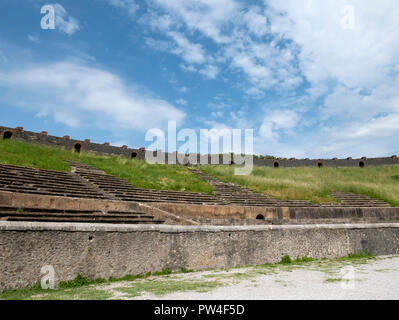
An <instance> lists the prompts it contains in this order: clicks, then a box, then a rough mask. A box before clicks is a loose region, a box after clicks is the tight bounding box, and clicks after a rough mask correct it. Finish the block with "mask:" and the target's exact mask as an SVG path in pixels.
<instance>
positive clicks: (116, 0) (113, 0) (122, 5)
mask: <svg viewBox="0 0 399 320" xmlns="http://www.w3.org/2000/svg"><path fill="white" fill-rule="evenodd" d="M105 1H107V2H108V3H109V4H110V5H111V6H114V7H116V8H118V9H122V10H125V11H126V12H127V13H128V15H129V16H131V17H134V16H135V14H136V12H137V10H138V9H139V8H140V6H139V5H138V4H137V3H136V1H135V0H105Z"/></svg>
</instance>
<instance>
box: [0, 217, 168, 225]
mask: <svg viewBox="0 0 399 320" xmlns="http://www.w3.org/2000/svg"><path fill="white" fill-rule="evenodd" d="M1 220H6V221H28V222H35V221H41V222H79V223H113V224H162V223H163V221H161V220H146V219H127V218H123V219H115V218H106V217H101V218H96V217H90V218H81V217H23V216H7V217H2V218H1Z"/></svg>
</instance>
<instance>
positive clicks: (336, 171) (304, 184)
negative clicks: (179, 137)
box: [201, 166, 399, 206]
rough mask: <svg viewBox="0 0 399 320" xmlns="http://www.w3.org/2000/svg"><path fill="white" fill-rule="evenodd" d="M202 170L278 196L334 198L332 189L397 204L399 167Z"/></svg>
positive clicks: (207, 168)
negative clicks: (248, 172)
mask: <svg viewBox="0 0 399 320" xmlns="http://www.w3.org/2000/svg"><path fill="white" fill-rule="evenodd" d="M201 169H202V170H203V171H204V172H206V173H208V174H211V175H213V176H215V177H216V178H219V179H220V180H222V181H225V182H235V183H238V184H240V185H241V186H244V187H246V188H248V189H251V190H254V191H257V192H260V193H264V194H267V195H270V196H273V197H276V198H279V199H293V200H311V201H313V202H316V203H320V202H332V201H336V199H335V200H334V199H333V198H331V197H330V196H329V195H330V194H331V193H332V192H334V191H344V192H353V193H358V194H367V195H369V196H370V197H373V198H378V199H382V200H385V201H386V202H388V203H390V204H391V205H393V206H399V166H381V167H365V168H327V167H323V168H317V167H314V168H279V169H275V168H268V167H254V170H253V172H252V174H251V175H248V176H235V175H234V168H233V167H230V166H203V167H201Z"/></svg>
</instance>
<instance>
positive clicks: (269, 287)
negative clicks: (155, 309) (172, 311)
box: [136, 256, 399, 300]
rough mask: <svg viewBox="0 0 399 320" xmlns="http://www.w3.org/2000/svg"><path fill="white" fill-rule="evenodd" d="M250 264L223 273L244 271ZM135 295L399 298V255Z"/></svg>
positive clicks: (239, 297)
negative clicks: (202, 289) (209, 288)
mask: <svg viewBox="0 0 399 320" xmlns="http://www.w3.org/2000/svg"><path fill="white" fill-rule="evenodd" d="M250 270H251V269H250V268H243V269H233V270H230V271H228V272H224V273H223V277H222V278H224V279H226V276H228V275H229V274H230V275H232V274H233V273H234V274H237V272H239V273H243V274H245V273H246V272H250ZM219 274H221V273H220V271H219V272H215V273H213V274H212V272H206V273H204V272H202V273H200V272H198V273H193V274H185V275H181V276H179V278H181V279H196V278H199V277H203V276H204V275H214V276H215V277H216V279H217V277H218V275H219ZM136 299H154V300H156V299H167V300H169V299H170V300H175V299H182V300H213V299H222V300H225V299H227V300H229V299H234V300H241V299H242V300H259V299H261V300H264V299H265V300H266V299H295V300H298V299H299V300H300V299H323V300H325V299H327V300H328V299H349V300H350V299H373V300H374V299H389V300H391V299H395V300H396V299H399V257H398V256H385V257H378V258H377V259H375V260H374V259H371V260H366V261H363V262H362V263H359V262H337V263H334V264H329V263H325V264H323V263H318V264H313V263H311V264H309V265H305V266H293V267H291V268H289V269H287V270H278V271H276V272H275V273H272V274H265V275H257V276H255V277H252V278H248V279H245V280H238V281H237V280H231V279H230V280H228V282H226V284H225V285H224V286H222V287H218V288H216V289H214V290H212V291H210V292H176V293H170V294H167V295H163V296H156V295H152V294H143V295H142V296H140V297H137V298H136Z"/></svg>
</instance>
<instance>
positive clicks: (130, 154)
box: [0, 126, 399, 168]
mask: <svg viewBox="0 0 399 320" xmlns="http://www.w3.org/2000/svg"><path fill="white" fill-rule="evenodd" d="M0 134H1V139H17V140H21V141H24V142H28V143H37V144H44V145H49V146H61V147H64V148H65V149H66V150H75V151H79V152H80V151H91V152H95V153H98V154H113V155H120V156H124V157H126V158H131V159H145V153H146V150H145V148H140V149H132V148H128V147H127V146H122V147H115V146H111V145H110V144H109V143H108V142H105V143H103V144H98V143H94V142H91V141H90V140H89V139H86V140H83V141H80V140H75V139H71V138H70V137H69V136H64V137H62V138H61V137H55V136H50V135H48V133H47V132H45V131H43V132H41V133H35V132H31V131H25V130H23V128H22V127H17V128H7V127H2V126H0ZM153 155H154V156H157V155H163V156H164V159H165V160H164V161H165V163H172V164H174V163H177V164H182V165H188V164H193V163H195V162H196V164H225V165H231V164H234V161H233V160H232V159H229V158H228V157H223V155H198V154H194V155H191V156H192V157H193V159H196V160H195V161H190V155H180V157H181V160H180V161H179V160H177V154H174V153H164V152H163V151H162V150H159V151H155V152H154V153H153ZM394 164H399V158H398V157H397V156H396V155H393V156H391V157H382V158H370V159H368V158H366V157H362V158H359V159H352V158H347V159H337V158H334V159H294V158H292V159H289V160H288V159H280V158H278V159H258V158H257V159H254V165H256V166H267V167H274V168H279V167H287V168H291V167H316V166H317V167H366V166H381V165H394Z"/></svg>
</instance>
